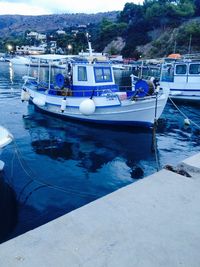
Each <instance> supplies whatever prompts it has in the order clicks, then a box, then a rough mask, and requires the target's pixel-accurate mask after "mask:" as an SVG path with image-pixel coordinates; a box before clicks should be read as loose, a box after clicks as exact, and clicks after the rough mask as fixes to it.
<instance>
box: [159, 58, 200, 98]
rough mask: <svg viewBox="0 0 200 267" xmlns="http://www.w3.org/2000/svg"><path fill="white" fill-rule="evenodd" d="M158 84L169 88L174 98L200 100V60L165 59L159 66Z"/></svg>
mask: <svg viewBox="0 0 200 267" xmlns="http://www.w3.org/2000/svg"><path fill="white" fill-rule="evenodd" d="M160 86H161V87H162V88H164V89H167V88H168V89H169V90H170V94H169V96H170V97H171V98H172V99H174V100H180V101H187V102H197V103H199V102H200V60H192V59H178V60H172V61H169V60H168V61H166V62H165V63H164V64H163V65H162V68H161V77H160Z"/></svg>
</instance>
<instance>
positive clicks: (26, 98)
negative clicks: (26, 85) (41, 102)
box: [21, 89, 30, 102]
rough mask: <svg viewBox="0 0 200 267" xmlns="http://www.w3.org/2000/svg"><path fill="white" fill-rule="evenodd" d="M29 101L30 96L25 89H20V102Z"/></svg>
mask: <svg viewBox="0 0 200 267" xmlns="http://www.w3.org/2000/svg"><path fill="white" fill-rule="evenodd" d="M29 99H30V94H29V92H28V91H27V90H26V89H22V91H21V101H22V102H23V101H29Z"/></svg>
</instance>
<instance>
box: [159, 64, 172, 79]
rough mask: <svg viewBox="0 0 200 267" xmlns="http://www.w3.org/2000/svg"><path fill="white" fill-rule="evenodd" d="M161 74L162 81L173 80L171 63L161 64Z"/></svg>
mask: <svg viewBox="0 0 200 267" xmlns="http://www.w3.org/2000/svg"><path fill="white" fill-rule="evenodd" d="M161 74H162V76H161V81H162V82H173V81H174V68H173V66H172V65H171V64H166V65H163V66H162V71H161Z"/></svg>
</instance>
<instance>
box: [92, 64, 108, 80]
mask: <svg viewBox="0 0 200 267" xmlns="http://www.w3.org/2000/svg"><path fill="white" fill-rule="evenodd" d="M94 75H95V81H96V83H100V82H112V72H111V68H109V67H94Z"/></svg>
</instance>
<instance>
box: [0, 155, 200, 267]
mask: <svg viewBox="0 0 200 267" xmlns="http://www.w3.org/2000/svg"><path fill="white" fill-rule="evenodd" d="M176 169H177V172H179V170H180V169H181V170H182V172H179V173H184V172H185V173H188V174H189V175H190V176H191V177H186V176H183V175H180V174H178V173H175V172H173V171H169V170H166V169H163V170H161V171H160V172H158V173H155V174H153V175H151V176H149V177H147V178H144V179H142V180H139V181H138V182H136V183H133V184H131V185H129V186H127V187H124V188H122V189H120V190H118V191H116V192H114V193H112V194H110V195H107V196H106V197H103V198H101V199H98V200H97V201H94V202H92V203H90V204H88V205H86V206H84V207H81V208H80V209H77V210H75V211H73V212H71V213H68V214H66V215H64V216H62V217H60V218H58V219H56V220H54V221H52V222H49V223H47V224H46V225H43V226H41V227H39V228H37V229H35V230H32V231H29V232H27V233H25V234H23V235H21V236H19V237H17V238H15V239H12V240H10V241H8V242H5V243H3V244H1V245H0V266H1V267H17V266H20V267H21V266H22V267H36V266H37V267H55V266H58V267H76V266H77V267H78V266H81V267H106V266H107V267H162V266H166V267H177V266H181V267H183V266H184V267H199V266H200V153H199V154H197V155H195V156H193V157H191V158H189V159H186V160H185V161H183V162H181V163H180V164H179V165H178V166H177V167H176Z"/></svg>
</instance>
